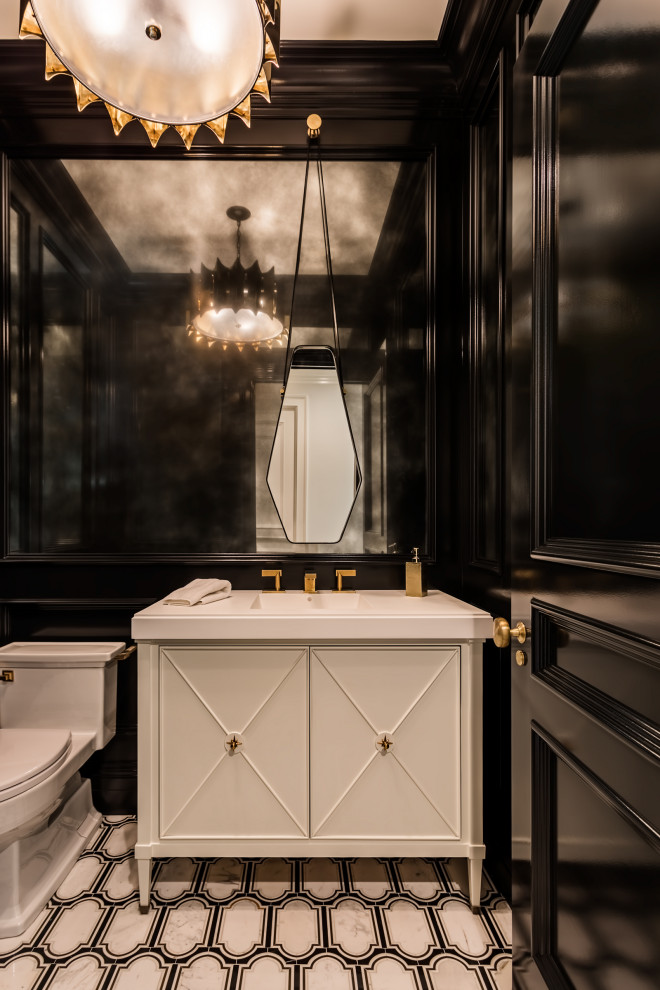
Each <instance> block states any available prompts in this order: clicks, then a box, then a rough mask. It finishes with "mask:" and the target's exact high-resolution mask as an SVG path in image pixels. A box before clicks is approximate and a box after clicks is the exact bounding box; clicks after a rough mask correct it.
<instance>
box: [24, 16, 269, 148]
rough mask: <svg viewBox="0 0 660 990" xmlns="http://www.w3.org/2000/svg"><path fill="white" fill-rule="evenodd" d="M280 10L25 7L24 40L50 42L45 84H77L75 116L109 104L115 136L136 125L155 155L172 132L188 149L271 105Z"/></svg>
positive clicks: (222, 139)
mask: <svg viewBox="0 0 660 990" xmlns="http://www.w3.org/2000/svg"><path fill="white" fill-rule="evenodd" d="M279 36H280V0H222V2H220V0H21V26H20V37H21V38H43V39H44V40H45V42H46V79H49V80H50V79H52V78H54V77H55V76H57V75H61V74H68V75H70V76H72V77H73V83H74V86H75V91H76V98H77V102H78V109H79V110H84V109H85V107H87V106H89V104H90V103H95V102H98V101H100V102H102V103H104V104H105V106H106V108H107V110H108V113H109V114H110V120H111V121H112V126H113V129H114V132H115V134H119V133H120V132H121V131H122V129H123V128H124V127H125V125H126V124H127V123H128V122H129V121H131V120H139V121H140V123H141V124H142V125H143V127H144V129H145V130H146V132H147V135H148V136H149V140H150V141H151V144H152V146H153V147H155V146H156V144H157V143H158V141H159V139H160V137H161V136H162V135H163V134H164V132H165V131H166V130H167V129H168V127H173V128H174V130H175V131H177V132H178V134H179V135H180V136H181V138H182V139H183V142H184V144H185V145H186V148H190V146H191V144H192V141H193V138H194V137H195V134H196V133H197V131H198V130H199V128H200V127H201V126H202V124H205V125H206V126H207V127H209V128H210V129H211V130H212V131H213V133H214V134H215V135H216V137H217V138H218V140H219V141H221V142H222V141H224V138H225V131H226V129H227V120H228V117H229V115H230V114H233V115H234V116H236V117H239V118H240V119H241V120H242V121H243V122H244V123H245V124H246V125H247V126H248V127H249V126H250V109H251V104H250V99H251V94H252V93H259V94H260V95H261V96H263V97H264V98H265V99H266V100H268V101H269V102H270V73H271V67H272V65H273V63H274V64H275V65H277V64H278V49H279Z"/></svg>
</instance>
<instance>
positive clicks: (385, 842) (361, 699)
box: [134, 620, 485, 910]
mask: <svg viewBox="0 0 660 990" xmlns="http://www.w3.org/2000/svg"><path fill="white" fill-rule="evenodd" d="M340 621H341V620H340ZM290 627H291V624H290V623H289V622H288V621H287V628H290ZM165 628H166V629H169V630H171V629H176V630H177V631H178V630H179V629H181V633H184V632H189V631H190V629H191V627H190V625H189V624H188V623H184V624H183V625H182V626H171V625H170V626H169V627H168V626H166V627H165ZM294 628H295V624H294ZM138 629H139V627H138ZM252 629H253V635H254V627H252ZM181 633H180V635H181ZM283 634H284V632H282V633H281V635H283ZM134 637H135V638H136V639H138V646H139V649H138V671H139V675H138V676H139V714H138V739H139V746H138V750H139V752H138V776H139V780H138V841H137V844H136V847H135V855H136V859H137V863H138V876H139V886H140V906H141V908H142V910H147V909H148V906H149V888H150V875H151V861H152V859H153V858H154V857H171V856H203V857H220V856H239V857H241V856H245V857H261V856H291V857H310V856H330V857H333V856H334V857H342V856H348V857H354V856H428V857H446V856H451V857H466V858H467V859H468V861H469V870H468V876H469V888H470V901H471V903H472V906H473V908H474V909H476V908H477V907H478V904H479V898H480V886H481V865H482V860H483V856H484V852H485V849H484V846H483V841H482V821H481V818H482V800H481V788H482V779H481V777H482V771H481V765H482V760H481V745H482V742H481V701H482V699H481V663H482V643H483V640H482V639H478V638H474V639H466V640H458V639H456V640H455V641H444V640H442V641H438V642H436V643H433V642H424V643H417V642H399V643H392V642H386V641H380V642H368V641H363V640H360V639H359V638H358V639H356V640H355V641H353V642H347V641H336V642H332V641H329V640H327V639H324V640H323V641H321V642H320V644H319V645H317V644H316V643H314V642H313V640H311V638H310V640H309V641H308V642H307V643H304V642H303V643H296V642H293V643H286V642H278V641H272V640H271V641H263V640H259V641H255V642H252V643H250V642H247V641H245V640H244V639H238V640H235V641H233V642H226V641H221V640H218V641H210V640H207V639H205V640H195V639H193V638H189V639H184V638H180V639H176V638H173V637H172V636H171V633H170V636H167V637H165V638H163V639H162V640H155V639H154V640H145V639H144V638H143V639H141V640H140V639H139V637H138V636H135V633H134Z"/></svg>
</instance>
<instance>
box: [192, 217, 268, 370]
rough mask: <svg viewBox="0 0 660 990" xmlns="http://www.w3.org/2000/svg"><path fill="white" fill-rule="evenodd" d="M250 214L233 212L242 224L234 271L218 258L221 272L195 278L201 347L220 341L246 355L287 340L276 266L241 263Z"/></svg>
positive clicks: (194, 332)
mask: <svg viewBox="0 0 660 990" xmlns="http://www.w3.org/2000/svg"><path fill="white" fill-rule="evenodd" d="M250 215H251V214H250V211H249V210H248V209H246V208H245V207H244V206H230V207H229V209H228V210H227V216H228V217H229V219H230V220H234V221H235V223H236V260H235V261H234V264H233V265H232V266H231V268H228V267H227V265H223V263H222V262H221V261H220V259H219V258H217V259H216V262H215V268H207V267H206V265H202V267H201V274H200V275H193V298H194V302H195V306H196V314H195V316H194V317H193V319H192V322H191V323H190V324H189V325H188V334H189V335H194V337H195V340H196V341H197V342H198V343H199V342H200V341H206V342H207V344H208V346H209V347H212V346H213V345H214V344H216V343H220V344H222V347H223V348H224V349H225V350H226V348H227V346H228V345H229V344H235V345H236V347H237V348H238V350H239V351H242V350H243V348H244V347H245V345H246V344H250V345H252V347H254V348H255V349H258V347H259V345H260V344H265V345H266V346H268V347H272V346H273V344H278V345H282V344H283V342H284V340H285V339H286V336H287V331H286V330H285V329H284V326H283V325H282V323H281V321H280V320H279V319H278V318H277V315H276V314H277V284H276V282H275V268H274V267H273V268H271V269H269V270H268V271H266V272H262V271H261V268H260V266H259V262H258V261H255V262H254V263H253V264H252V265H250V267H249V268H244V267H243V264H242V262H241V224H242V223H243V221H245V220H248V219H249V217H250Z"/></svg>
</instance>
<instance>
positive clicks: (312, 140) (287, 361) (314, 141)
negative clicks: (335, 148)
mask: <svg viewBox="0 0 660 990" xmlns="http://www.w3.org/2000/svg"><path fill="white" fill-rule="evenodd" d="M312 145H316V152H317V157H316V170H317V173H318V179H319V197H320V200H321V222H322V225H323V244H324V247H325V265H326V269H327V272H328V282H329V285H330V303H331V306H332V325H333V332H334V340H335V351H336V360H337V377H338V378H339V386H340V388H341V389H342V390H343V388H344V378H343V375H342V370H341V352H340V350H339V330H338V327H337V307H336V305H335V286H334V280H333V277H332V260H331V258H330V235H329V233H328V213H327V210H326V206H325V183H324V181H323V166H322V164H321V152H320V148H319V145H320V141H319V138H318V137H308V138H307V161H306V163H305V185H304V186H303V198H302V209H301V211H300V230H299V232H298V250H297V252H296V268H295V271H294V273H293V285H292V286H291V319H290V322H289V335H288V337H287V340H286V353H285V355H284V387H285V388H286V383H287V379H288V377H289V370H290V366H291V335H292V332H293V305H294V301H295V298H296V284H297V282H298V271H299V269H300V255H301V252H302V235H303V226H304V222H305V205H306V203H307V182H308V179H309V163H310V160H311V156H312Z"/></svg>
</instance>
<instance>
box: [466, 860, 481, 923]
mask: <svg viewBox="0 0 660 990" xmlns="http://www.w3.org/2000/svg"><path fill="white" fill-rule="evenodd" d="M482 867H483V860H482V859H469V860H468V892H469V897H470V907H471V908H472V910H473V912H474V913H475V914H476V913H477V912H478V911H479V910H480V907H481V873H482Z"/></svg>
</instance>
